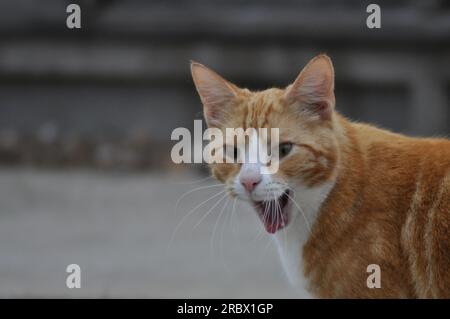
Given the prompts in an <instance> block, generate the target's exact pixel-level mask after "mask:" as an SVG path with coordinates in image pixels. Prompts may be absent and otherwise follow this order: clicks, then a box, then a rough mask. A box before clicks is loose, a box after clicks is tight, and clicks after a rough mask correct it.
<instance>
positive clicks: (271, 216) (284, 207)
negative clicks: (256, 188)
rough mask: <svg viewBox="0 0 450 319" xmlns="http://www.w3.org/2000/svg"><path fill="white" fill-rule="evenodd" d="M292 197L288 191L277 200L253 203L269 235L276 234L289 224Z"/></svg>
mask: <svg viewBox="0 0 450 319" xmlns="http://www.w3.org/2000/svg"><path fill="white" fill-rule="evenodd" d="M290 197H291V194H290V191H289V190H286V191H285V192H284V193H283V195H281V196H280V197H278V198H277V199H276V200H270V201H261V202H257V201H254V202H253V206H254V207H255V210H256V212H257V213H258V216H259V218H260V219H261V221H262V223H263V224H264V227H265V229H266V231H267V232H268V233H269V234H275V233H276V232H277V231H279V230H280V229H283V228H284V227H286V226H287V225H288V224H289V219H290V214H289V210H290V207H291V205H290Z"/></svg>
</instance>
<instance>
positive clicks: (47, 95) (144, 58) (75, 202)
mask: <svg viewBox="0 0 450 319" xmlns="http://www.w3.org/2000/svg"><path fill="white" fill-rule="evenodd" d="M371 2H373V1H356V0H343V1H339V2H337V1H332V0H315V1H312V0H304V1H300V0H278V1H274V0H273V1H270V0H246V1H244V0H214V1H212V0H172V1H164V0H151V1H150V0H149V1H144V0H127V1H124V0H121V1H120V0H85V1H63V0H39V1H33V0H15V1H1V2H0V297H7V298H8V297H63V298H65V297H68V298H71V297H124V298H128V297H139V298H140V297H231V298H233V297H291V296H293V295H292V291H291V290H290V287H289V285H288V284H287V282H286V279H285V277H284V275H283V272H282V270H281V266H280V264H279V261H278V256H277V253H276V251H275V248H274V246H273V245H272V243H271V241H270V238H269V236H268V235H266V234H264V232H263V231H262V230H261V227H260V225H259V223H258V222H257V217H256V216H254V214H252V212H251V211H250V209H248V208H247V207H245V206H244V205H241V204H239V203H237V204H236V205H235V204H234V203H233V202H231V200H228V199H227V198H222V194H220V193H219V191H220V190H221V188H220V186H215V184H216V182H215V181H213V180H212V178H209V177H208V172H207V170H206V169H205V168H204V167H203V166H202V165H175V164H173V163H172V161H171V160H170V150H171V147H172V145H173V144H174V142H172V141H171V140H170V134H171V132H172V130H173V129H174V128H176V127H187V128H192V127H193V120H194V119H201V118H202V114H201V105H200V101H199V98H198V97H197V95H196V92H195V89H194V86H193V83H192V80H191V77H190V73H189V60H191V59H192V60H196V61H199V62H201V63H203V64H206V65H208V66H210V67H211V68H213V69H214V70H216V71H217V72H219V73H220V74H222V75H223V76H224V77H225V78H227V79H229V80H231V81H232V82H234V83H236V84H238V85H240V86H243V87H248V88H249V89H264V88H267V87H270V86H279V87H283V86H285V85H287V84H289V83H290V82H291V81H293V80H294V79H295V77H296V76H297V74H298V72H299V71H300V70H301V69H302V67H303V66H304V65H305V64H306V63H307V62H308V61H309V59H311V58H312V57H314V56H315V55H317V54H319V53H321V52H326V53H327V54H329V55H330V56H331V58H332V59H333V61H334V64H335V71H336V99H337V109H338V110H339V111H340V112H341V113H343V114H344V115H346V116H348V117H350V118H352V119H354V120H358V121H367V122H372V123H376V124H378V125H380V126H382V127H385V128H388V129H392V130H395V131H398V132H403V133H408V134H412V135H417V136H421V135H433V136H448V134H449V133H450V107H449V105H450V2H448V1H445V0H428V1H423V0H422V1H420V0H399V1H395V2H393V1H387V0H383V1H382V0H378V1H376V2H375V3H376V4H378V5H380V7H381V29H368V28H367V26H366V18H367V16H368V15H369V13H366V7H367V6H368V4H370V3H371ZM69 3H77V4H79V5H80V7H81V25H82V28H81V29H72V30H70V29H68V28H67V27H66V18H67V16H68V14H67V13H66V6H67V5H68V4H69ZM214 196H216V197H214ZM207 199H210V200H209V201H206V202H204V201H205V200H207ZM199 205H200V206H199ZM197 206H199V207H197ZM188 214H189V215H188ZM199 222H200V223H199ZM71 263H76V264H79V265H80V267H81V271H82V281H81V282H82V286H81V288H80V289H68V288H67V287H66V282H65V280H66V276H67V275H68V274H67V273H66V272H65V269H66V266H67V265H68V264H71Z"/></svg>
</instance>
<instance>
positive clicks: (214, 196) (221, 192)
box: [167, 190, 226, 250]
mask: <svg viewBox="0 0 450 319" xmlns="http://www.w3.org/2000/svg"><path fill="white" fill-rule="evenodd" d="M225 192H226V190H222V191H220V192H219V193H217V194H215V195H213V196H211V197H209V198H208V199H206V200H204V201H203V202H201V203H200V204H198V205H197V206H195V207H194V208H193V209H191V210H190V211H189V212H188V213H187V214H185V215H184V216H183V217H182V218H181V220H180V222H179V223H178V224H177V225H176V226H175V229H174V231H173V232H172V235H171V237H170V240H169V243H168V245H167V250H169V249H170V246H171V245H172V242H173V240H174V238H175V235H176V233H177V231H178V230H179V229H180V227H181V225H182V224H183V223H184V222H185V221H186V220H187V218H188V217H189V216H190V215H192V214H193V213H194V212H195V211H196V210H197V209H198V208H200V207H201V206H203V205H204V204H206V203H207V202H208V201H210V200H211V199H213V198H216V197H217V196H219V195H221V194H223V193H225Z"/></svg>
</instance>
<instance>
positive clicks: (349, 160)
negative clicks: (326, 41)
mask: <svg viewBox="0 0 450 319" xmlns="http://www.w3.org/2000/svg"><path fill="white" fill-rule="evenodd" d="M191 71H192V76H193V79H194V83H195V85H196V88H197V91H198V93H199V95H200V98H201V100H202V103H203V106H204V115H205V119H206V122H207V123H208V125H209V126H210V127H217V128H219V129H224V128H227V127H229V128H236V127H242V128H243V129H244V130H245V129H246V128H248V127H254V128H260V127H267V128H279V130H280V143H279V154H280V159H279V171H278V172H277V173H276V174H272V175H267V174H261V173H260V171H259V170H255V169H252V168H251V167H250V165H249V164H246V163H243V164H242V163H241V164H240V163H224V164H211V170H212V172H213V174H214V175H215V177H216V178H217V179H218V180H219V181H221V182H223V183H224V184H225V185H226V187H227V188H228V190H229V192H230V194H231V196H237V197H239V198H240V199H243V200H245V201H248V202H249V203H250V204H251V205H253V206H254V208H255V210H256V212H257V214H258V215H259V216H260V218H261V220H262V221H263V223H264V226H265V228H266V230H267V231H268V232H269V233H271V234H274V238H275V240H276V242H277V246H278V250H279V252H280V256H281V260H282V263H283V266H284V268H285V270H286V272H287V275H288V278H289V279H290V282H291V283H292V284H293V285H294V287H296V288H297V289H298V291H299V293H300V294H299V296H302V297H319V298H450V141H449V140H446V139H431V138H411V137H407V136H403V135H400V134H395V133H391V132H389V131H386V130H382V129H379V128H377V127H374V126H371V125H367V124H361V123H354V122H351V121H349V120H347V119H346V118H344V117H343V116H341V115H340V114H339V113H337V112H336V111H335V97H334V70H333V65H332V62H331V60H330V58H329V57H328V56H326V55H319V56H317V57H315V58H314V59H313V60H311V61H310V62H309V63H308V65H307V66H306V67H305V68H304V69H303V71H302V72H301V73H300V75H299V76H298V77H297V79H296V80H295V82H294V83H293V84H291V85H289V86H288V87H286V88H285V89H277V88H271V89H268V90H265V91H261V92H251V91H249V90H247V89H242V88H238V87H237V86H236V85H234V84H232V83H230V82H228V81H226V80H225V79H223V78H222V77H220V76H219V75H218V74H217V73H215V72H213V71H212V70H210V69H208V68H206V67H205V66H203V65H201V64H199V63H196V62H192V64H191ZM257 138H258V137H257V136H252V137H251V138H250V141H249V143H252V139H257ZM244 153H245V150H244ZM370 264H376V265H379V267H380V271H381V277H380V279H381V288H369V287H368V284H367V278H368V276H369V275H370V273H368V272H367V267H368V265H370Z"/></svg>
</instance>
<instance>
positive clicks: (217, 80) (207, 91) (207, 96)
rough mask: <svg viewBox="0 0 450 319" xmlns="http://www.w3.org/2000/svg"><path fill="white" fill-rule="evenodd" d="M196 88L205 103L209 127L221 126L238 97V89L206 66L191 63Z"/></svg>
mask: <svg viewBox="0 0 450 319" xmlns="http://www.w3.org/2000/svg"><path fill="white" fill-rule="evenodd" d="M191 73H192V78H193V79H194V83H195V87H196V88H197V92H198V94H199V95H200V99H201V100H202V103H203V110H204V115H205V120H206V123H207V124H208V126H210V127H217V126H220V125H221V124H222V123H223V121H224V119H225V117H226V115H227V114H229V113H230V110H229V108H230V107H231V106H232V104H233V102H234V101H235V99H236V97H237V90H238V88H237V87H236V86H235V85H234V84H232V83H230V82H228V81H227V80H225V79H224V78H222V77H221V76H220V75H218V74H217V73H216V72H214V71H213V70H211V69H209V68H207V67H206V66H204V65H202V64H200V63H197V62H191Z"/></svg>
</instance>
